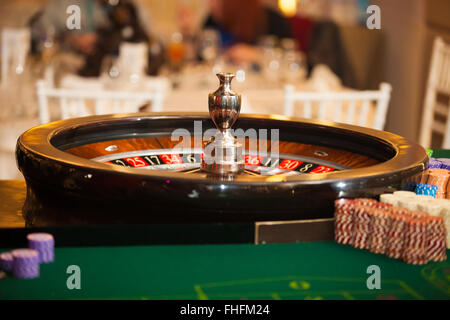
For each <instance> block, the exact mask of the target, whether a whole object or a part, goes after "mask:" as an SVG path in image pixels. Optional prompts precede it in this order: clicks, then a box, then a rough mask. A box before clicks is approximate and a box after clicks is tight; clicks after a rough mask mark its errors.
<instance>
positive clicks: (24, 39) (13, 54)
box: [1, 28, 31, 86]
mask: <svg viewBox="0 0 450 320" xmlns="http://www.w3.org/2000/svg"><path fill="white" fill-rule="evenodd" d="M30 39H31V32H30V30H29V29H28V28H4V29H3V30H2V43H1V48H2V51H1V56H2V62H1V63H2V65H1V68H2V86H5V85H6V84H7V82H8V73H9V71H10V67H11V63H13V65H14V66H15V68H16V70H14V72H16V73H19V74H20V73H22V72H23V69H24V67H25V61H26V57H27V55H28V52H29V50H30V41H31V40H30Z"/></svg>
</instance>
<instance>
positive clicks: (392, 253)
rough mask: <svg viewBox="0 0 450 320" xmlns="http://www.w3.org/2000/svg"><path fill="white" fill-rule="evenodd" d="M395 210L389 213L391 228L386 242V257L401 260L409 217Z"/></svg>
mask: <svg viewBox="0 0 450 320" xmlns="http://www.w3.org/2000/svg"><path fill="white" fill-rule="evenodd" d="M396 209H398V208H395V209H393V210H392V211H391V212H390V213H389V217H390V219H391V227H390V229H389V232H388V236H387V241H386V255H387V256H388V257H389V258H393V259H400V258H401V256H402V252H403V248H404V241H405V239H404V238H405V229H406V222H407V216H406V215H404V214H402V213H401V212H398V211H397V210H396Z"/></svg>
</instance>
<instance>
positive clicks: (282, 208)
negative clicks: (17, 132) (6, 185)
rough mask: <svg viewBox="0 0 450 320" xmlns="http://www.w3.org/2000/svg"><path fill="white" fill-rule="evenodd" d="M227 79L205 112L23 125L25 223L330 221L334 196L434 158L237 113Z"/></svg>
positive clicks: (332, 129)
mask: <svg viewBox="0 0 450 320" xmlns="http://www.w3.org/2000/svg"><path fill="white" fill-rule="evenodd" d="M220 78H221V86H220V87H219V89H218V90H217V91H216V92H214V93H212V94H210V96H209V111H210V114H209V115H208V114H206V113H192V114H170V113H165V114H161V113H146V114H115V115H103V116H91V117H85V118H75V119H68V120H62V121H56V122H52V123H48V124H45V125H41V126H38V127H35V128H32V129H30V130H28V131H27V132H25V133H24V134H23V135H22V136H21V137H20V138H19V140H18V143H17V150H16V156H17V163H18V166H19V168H20V170H21V172H22V173H23V175H24V177H25V180H26V182H27V199H26V202H25V205H24V210H23V214H24V217H25V219H26V222H27V224H28V225H35V226H38V225H55V224H65V223H79V224H94V223H205V222H207V223H209V222H250V221H252V222H253V221H280V220H302V219H310V218H327V217H332V216H333V204H334V200H335V199H336V198H342V197H346V198H354V197H376V196H378V195H379V194H382V193H385V192H389V191H392V190H397V189H399V188H400V187H401V184H402V182H403V181H405V180H407V179H408V178H409V177H411V176H413V175H415V174H417V173H419V172H421V171H423V170H424V168H425V166H426V164H427V161H428V157H427V154H426V152H425V150H424V149H423V148H422V147H421V146H419V145H418V144H415V143H413V142H411V141H408V140H406V139H405V138H403V137H400V136H398V135H395V134H392V133H388V132H384V131H378V130H372V129H368V128H362V127H356V126H351V125H345V124H338V123H332V122H324V121H312V120H304V119H297V118H287V117H281V116H256V115H239V111H240V96H239V95H238V94H236V93H234V92H233V91H232V90H231V89H230V85H229V83H230V81H231V79H232V76H231V75H229V74H222V75H221V76H220ZM177 129H178V130H177ZM212 129H213V130H215V134H213V135H212V134H211V132H212V131H211V130H212ZM217 129H219V130H217ZM233 129H234V130H233ZM180 130H181V131H180ZM174 132H184V134H183V135H182V136H180V135H178V137H176V136H177V135H175V137H173V133H174ZM208 132H209V134H208ZM233 132H234V133H236V132H237V133H239V132H240V133H244V136H242V135H241V136H239V134H234V135H233ZM255 132H256V134H257V136H254V135H253V133H255ZM205 134H206V135H205ZM205 136H209V137H211V136H213V138H212V139H211V140H205V139H203V138H204V137H205ZM236 137H237V138H238V139H236Z"/></svg>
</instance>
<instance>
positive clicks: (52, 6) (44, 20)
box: [29, 0, 110, 54]
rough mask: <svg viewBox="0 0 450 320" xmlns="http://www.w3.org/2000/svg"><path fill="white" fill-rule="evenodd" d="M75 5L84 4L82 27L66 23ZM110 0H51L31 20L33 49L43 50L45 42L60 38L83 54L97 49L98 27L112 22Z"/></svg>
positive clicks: (49, 42) (60, 41)
mask: <svg viewBox="0 0 450 320" xmlns="http://www.w3.org/2000/svg"><path fill="white" fill-rule="evenodd" d="M71 5H77V6H79V8H80V11H81V15H80V27H81V29H79V30H78V29H74V30H69V29H68V28H67V26H66V23H67V19H68V18H69V16H70V15H69V14H68V13H67V12H66V11H67V8H68V7H69V6H71ZM109 7H110V6H109V5H108V3H107V0H51V1H50V2H49V3H48V4H47V5H46V6H45V7H44V8H43V9H42V10H41V11H39V12H38V13H37V14H35V15H34V16H33V17H32V18H31V19H30V21H29V26H30V28H31V36H32V46H31V47H32V52H33V53H39V50H40V49H41V48H39V46H40V44H41V43H46V44H45V45H53V44H54V42H55V41H57V42H58V43H59V44H61V46H62V47H63V48H65V49H69V50H73V51H75V52H78V53H82V54H89V53H91V52H92V51H93V49H94V47H95V43H96V41H97V35H96V33H95V30H96V29H98V28H102V27H105V26H107V25H108V17H107V11H108V9H109Z"/></svg>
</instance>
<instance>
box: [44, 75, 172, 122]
mask: <svg viewBox="0 0 450 320" xmlns="http://www.w3.org/2000/svg"><path fill="white" fill-rule="evenodd" d="M165 80H166V79H152V80H151V81H150V82H151V85H147V86H146V92H128V91H107V90H83V89H67V88H53V87H51V86H49V85H48V84H47V82H45V81H44V80H39V81H37V83H36V88H37V97H38V104H39V121H40V123H42V124H44V123H48V122H50V121H51V114H50V104H49V99H51V98H52V99H56V100H57V101H58V102H59V107H60V111H61V118H62V119H67V118H71V117H83V116H88V115H92V114H97V115H98V114H108V113H133V112H138V111H139V108H140V107H141V106H142V105H144V104H145V103H151V109H150V110H151V111H153V112H159V111H162V106H163V100H164V95H165V90H166V86H167V83H166V81H165ZM89 103H90V104H92V108H89ZM92 110H93V111H92Z"/></svg>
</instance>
